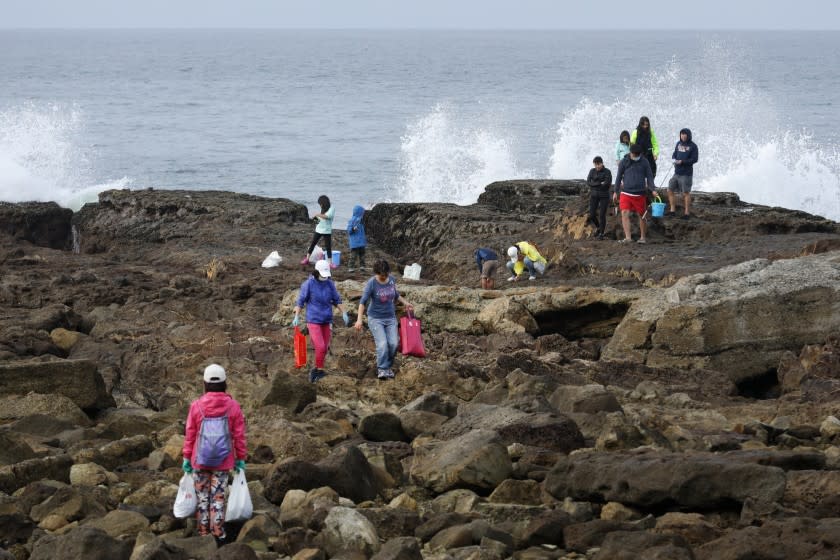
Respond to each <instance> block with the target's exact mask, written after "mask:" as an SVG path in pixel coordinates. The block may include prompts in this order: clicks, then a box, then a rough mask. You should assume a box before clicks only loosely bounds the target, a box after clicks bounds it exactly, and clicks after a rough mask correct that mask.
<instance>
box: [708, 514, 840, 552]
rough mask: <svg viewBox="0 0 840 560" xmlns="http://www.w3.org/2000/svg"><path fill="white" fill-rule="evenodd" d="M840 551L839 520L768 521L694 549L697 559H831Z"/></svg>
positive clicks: (738, 530)
mask: <svg viewBox="0 0 840 560" xmlns="http://www.w3.org/2000/svg"><path fill="white" fill-rule="evenodd" d="M837 550H840V519H820V520H814V519H808V518H799V517H795V518H791V519H779V520H769V521H766V522H765V523H763V524H762V525H761V526H760V527H756V526H751V527H745V528H743V529H736V530H734V531H730V532H729V533H727V534H726V535H724V536H722V537H721V538H719V539H717V540H714V541H711V542H708V543H706V544H704V545H702V546H700V547H698V548H696V549H695V550H694V553H695V557H696V558H697V560H739V559H742V558H768V559H769V558H774V559H775V558H779V559H784V560H833V559H834V558H837Z"/></svg>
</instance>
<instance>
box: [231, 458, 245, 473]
mask: <svg viewBox="0 0 840 560" xmlns="http://www.w3.org/2000/svg"><path fill="white" fill-rule="evenodd" d="M233 470H235V471H236V472H240V471H242V472H244V471H245V461H243V460H242V459H237V460H236V461H235V462H234V463H233Z"/></svg>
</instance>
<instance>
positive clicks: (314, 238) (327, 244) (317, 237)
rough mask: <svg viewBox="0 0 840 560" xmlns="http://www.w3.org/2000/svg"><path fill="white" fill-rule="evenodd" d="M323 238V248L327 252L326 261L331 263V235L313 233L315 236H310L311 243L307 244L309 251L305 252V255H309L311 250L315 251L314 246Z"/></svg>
mask: <svg viewBox="0 0 840 560" xmlns="http://www.w3.org/2000/svg"><path fill="white" fill-rule="evenodd" d="M322 237H323V238H324V248H325V249H326V250H327V259H328V260H329V261H330V262H332V234H331V233H318V232H317V231H316V232H315V235H313V236H312V243H310V244H309V250H308V251H307V252H306V254H307V255H311V254H312V251H313V249H315V245H317V244H318V241H319V240H320V239H321V238H322Z"/></svg>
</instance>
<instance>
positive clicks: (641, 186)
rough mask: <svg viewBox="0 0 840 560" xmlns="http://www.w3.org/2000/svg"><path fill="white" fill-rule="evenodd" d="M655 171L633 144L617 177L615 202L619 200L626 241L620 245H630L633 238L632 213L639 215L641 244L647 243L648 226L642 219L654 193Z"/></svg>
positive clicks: (622, 240)
mask: <svg viewBox="0 0 840 560" xmlns="http://www.w3.org/2000/svg"><path fill="white" fill-rule="evenodd" d="M653 189H654V184H653V171H651V169H650V164H649V163H648V161H647V160H646V159H645V158H643V157H642V149H641V148H640V147H639V146H638V145H637V144H633V145H632V146H630V153H629V154H627V155H626V156H624V159H623V160H621V163H619V164H618V173H616V175H615V191H614V192H613V200H615V199H616V198H618V207H619V209H620V210H621V226H622V227H623V228H624V239H619V240H618V242H619V243H630V242H631V241H633V237H632V235H631V234H630V212H635V213H636V214H638V215H639V232H640V234H641V235H640V237H639V243H647V238H646V237H645V234H646V233H647V224H646V223H645V221H644V220H643V219H642V216H644V214H645V211H646V210H647V195H648V193H649V192H653Z"/></svg>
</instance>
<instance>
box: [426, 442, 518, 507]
mask: <svg viewBox="0 0 840 560" xmlns="http://www.w3.org/2000/svg"><path fill="white" fill-rule="evenodd" d="M511 470H512V465H511V461H510V457H508V454H507V449H506V447H505V446H504V445H503V444H502V442H501V440H500V439H499V436H498V435H497V434H496V433H495V432H492V431H488V430H473V431H471V432H469V433H466V434H464V435H462V436H459V437H456V438H454V439H451V440H449V441H446V442H438V443H434V444H429V445H427V446H421V447H419V448H417V449H416V450H415V459H414V462H413V464H412V467H411V472H410V476H411V479H412V480H414V481H415V482H416V483H417V484H420V485H422V486H425V487H427V488H430V489H431V490H434V491H435V492H437V493H441V492H445V491H446V490H451V489H452V488H457V487H462V488H483V489H493V488H495V487H496V486H498V485H499V484H500V483H501V482H502V480H504V479H505V478H507V477H508V475H510V473H511Z"/></svg>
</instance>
